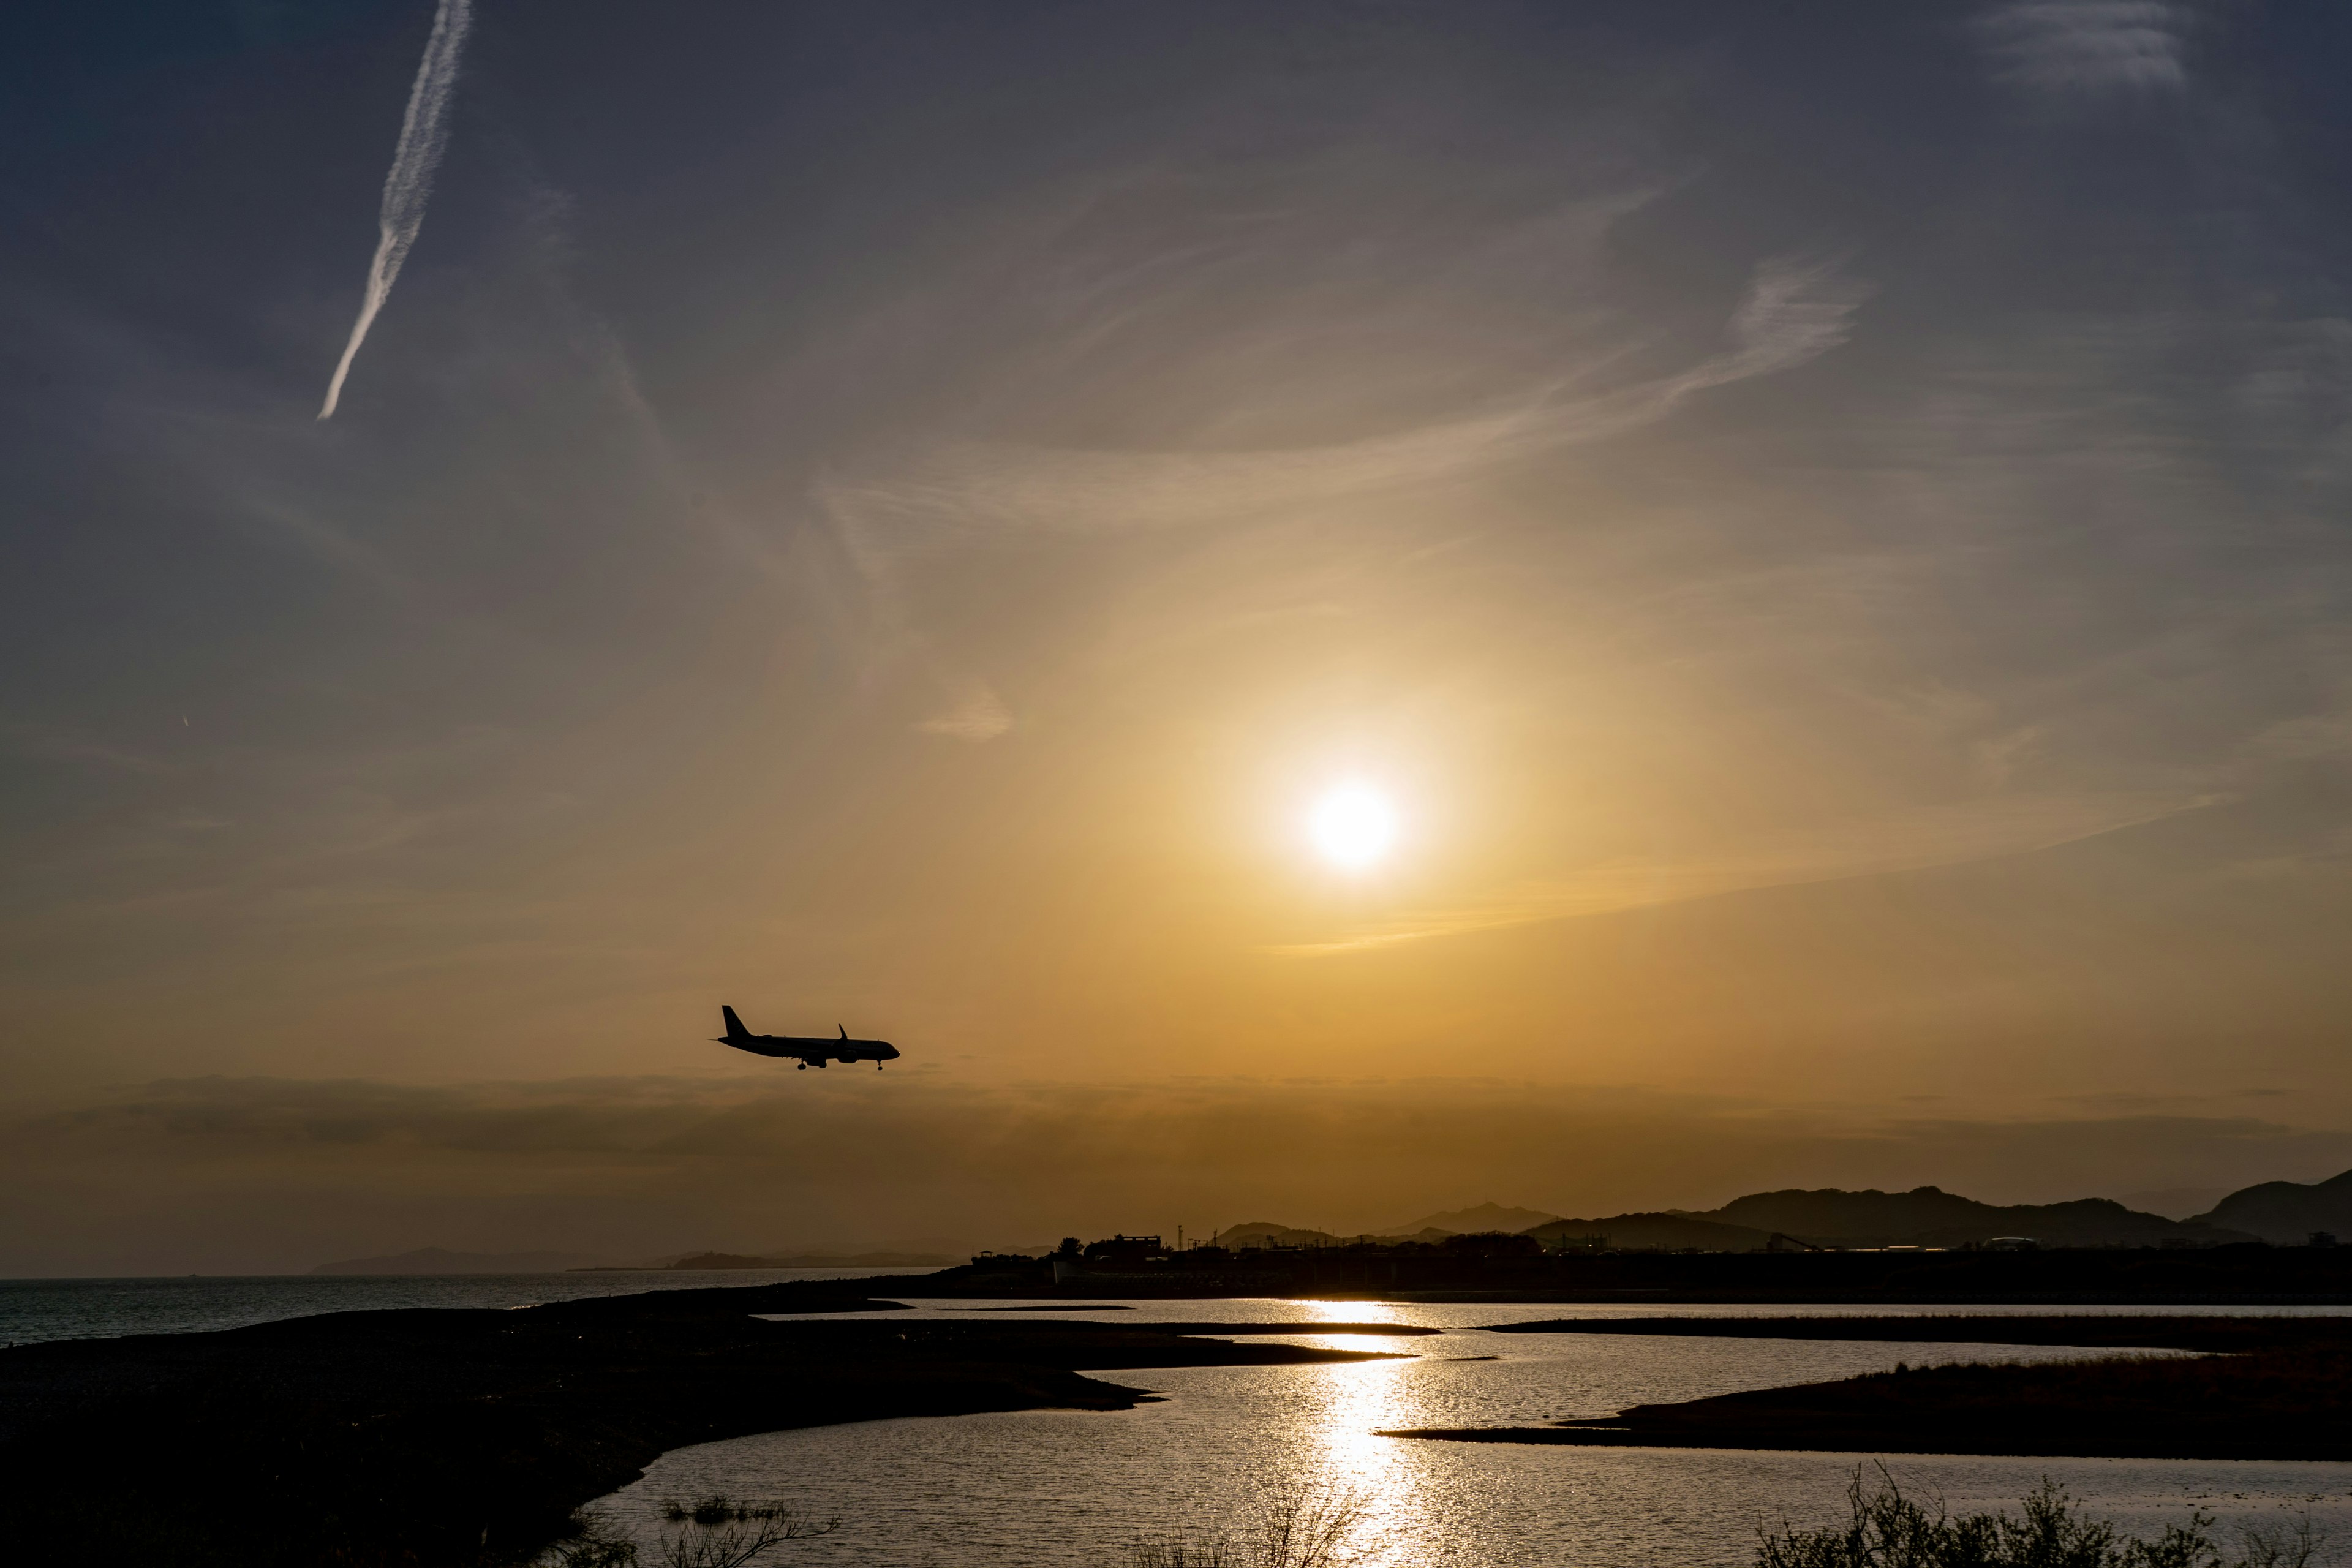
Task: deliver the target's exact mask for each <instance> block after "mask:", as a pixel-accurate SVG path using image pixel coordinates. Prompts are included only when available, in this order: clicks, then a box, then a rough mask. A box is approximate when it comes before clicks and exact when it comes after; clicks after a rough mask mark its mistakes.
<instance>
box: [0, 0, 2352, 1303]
mask: <svg viewBox="0 0 2352 1568" xmlns="http://www.w3.org/2000/svg"><path fill="white" fill-rule="evenodd" d="M434 22H435V7H434V4H433V0H316V3H311V4H302V5H295V4H290V3H287V0H173V3H170V4H164V3H161V0H157V3H152V4H137V3H132V0H92V3H85V4H75V5H64V4H58V5H43V6H40V7H37V10H36V12H35V15H34V19H33V20H32V22H31V23H30V25H29V26H24V25H22V24H21V23H20V25H19V26H18V27H17V28H16V29H14V32H15V34H16V37H15V40H14V42H13V43H12V45H11V47H10V48H9V49H8V50H6V51H5V56H0V132H4V133H0V201H5V208H0V210H5V214H6V221H5V224H0V315H4V316H5V330H0V363H5V374H0V398H5V420H0V502H5V507H0V517H5V528H4V529H0V671H5V674H4V675H0V791H5V794H0V801H5V809H0V866H5V875H0V1120H5V1122H6V1126H5V1128H0V1272H9V1273H18V1274H54V1273H75V1272H139V1271H150V1270H152V1271H170V1272H185V1271H188V1270H192V1269H205V1270H229V1269H236V1268H253V1269H262V1268H304V1267H308V1266H309V1265H310V1264H311V1263H314V1262H318V1261H320V1260H322V1259H325V1258H336V1257H349V1256H352V1255H354V1254H357V1253H363V1252H368V1251H382V1250H397V1249H399V1248H403V1247H422V1246H427V1245H439V1246H446V1247H476V1248H483V1249H506V1248H520V1247H577V1248H582V1249H585V1250H590V1251H599V1252H606V1253H612V1254H614V1255H616V1256H618V1255H633V1254H637V1253H652V1252H660V1251H676V1250H680V1249H684V1248H688V1247H702V1246H719V1247H734V1248H745V1247H768V1246H781V1245H794V1244H803V1243H806V1244H812V1245H815V1244H833V1243H848V1242H858V1241H866V1242H882V1241H888V1240H895V1239H903V1238H912V1237H945V1238H950V1239H953V1240H956V1241H960V1242H969V1243H971V1244H975V1245H978V1244H988V1245H1015V1244H1024V1243H1030V1242H1035V1241H1042V1240H1051V1239H1053V1238H1054V1237H1058V1236H1060V1235H1063V1234H1065V1233H1067V1232H1072V1231H1076V1232H1081V1233H1085V1234H1108V1232H1109V1231H1110V1230H1111V1229H1113V1228H1119V1229H1126V1230H1158V1231H1165V1232H1168V1233H1171V1234H1172V1232H1173V1231H1174V1228H1175V1226H1177V1225H1178V1224H1179V1223H1182V1224H1184V1225H1185V1226H1187V1228H1188V1230H1189V1231H1194V1232H1205V1231H1207V1230H1209V1229H1211V1228H1213V1227H1214V1226H1219V1225H1230V1224H1233V1223H1235V1222H1237V1221H1241V1220H1244V1219H1255V1218H1269V1219H1276V1220H1282V1221H1285V1222H1287V1223H1292V1224H1298V1225H1317V1226H1325V1227H1327V1228H1339V1229H1354V1228H1359V1227H1364V1226H1378V1225H1383V1224H1390V1223H1394V1222H1399V1221H1403V1220H1408V1219H1411V1218H1413V1217H1415V1216H1416V1215H1421V1214H1423V1213H1426V1212H1428V1211H1430V1210H1432V1209H1436V1208H1444V1207H1454V1206H1459V1205H1464V1204H1469V1203H1475V1202H1478V1201H1481V1200H1485V1199H1490V1198H1491V1199H1496V1200H1498V1201H1501V1202H1503V1203H1506V1204H1521V1205H1532V1206H1536V1207H1539V1208H1545V1209H1549V1210H1552V1211H1555V1212H1560V1213H1570V1214H1609V1213H1615V1212H1619V1211H1621V1210H1623V1209H1628V1208H1654V1207H1664V1206H1668V1205H1678V1206H1690V1207H1704V1206H1711V1205H1715V1204H1718V1203H1720V1202H1722V1201H1724V1200H1726V1199H1728V1198H1730V1197H1732V1196H1734V1195H1736V1194H1739V1193H1741V1192H1746V1191H1750V1190H1755V1189H1757V1188H1759V1187H1769V1186H1782V1185H1800V1184H1801V1185H1825V1184H1839V1185H1850V1186H1860V1185H1882V1186H1895V1185H1900V1186H1909V1185H1914V1184H1921V1183H1931V1182H1932V1183H1936V1184H1940V1185H1943V1186H1946V1187H1948V1188H1950V1189H1953V1190H1958V1191H1962V1192H1966V1193H1969V1194H1971V1195H1976V1196H1980V1197H1984V1198H1987V1199H1994V1200H2000V1201H2028V1200H2032V1201H2042V1200H2047V1199H2053V1198H2061V1197H2074V1196H2085V1195H2124V1194H2133V1193H2137V1192H2142V1191H2147V1190H2153V1189H2164V1188H2183V1187H2186V1188H2196V1187H2212V1188H2226V1187H2230V1186H2235V1185H2241V1184H2246V1183H2250V1182H2253V1181H2258V1180H2266V1179H2273V1178H2281V1177H2284V1178H2289V1179H2294V1180H2304V1181H2307V1180H2312V1179H2315V1178H2317V1177H2321V1176H2325V1175H2328V1174H2332V1173H2335V1172H2336V1171H2337V1170H2340V1169H2342V1168H2344V1167H2345V1166H2346V1165H2347V1164H2352V1074H2347V1031H2352V963H2347V952H2352V950H2347V931H2352V923H2347V918H2348V917H2352V768H2347V763H2348V762H2352V618H2347V609H2348V608H2352V550H2347V542H2346V538H2345V529H2346V527H2347V522H2346V519H2347V517H2352V510H2347V503H2352V296H2347V285H2348V284H2352V268H2347V262H2346V260H2345V258H2346V257H2347V256H2352V205H2347V202H2346V200H2345V196H2344V193H2345V191H2346V190H2347V188H2352V99H2347V95H2346V92H2345V90H2344V88H2343V85H2342V84H2343V81H2344V78H2345V70H2346V68H2347V46H2352V12H2343V13H2341V14H2339V12H2338V9H2337V8H2336V7H2334V6H2325V5H2302V6H2297V5H2264V4H2221V3H2220V0H2213V3H2210V4H2203V5H2196V4H2186V3H2181V4H2168V3H2162V0H2014V3H2011V0H2004V3H2000V4H1969V5H1962V4H1948V5H1938V4H1918V5H1908V4H1906V5H1850V4H1827V3H1824V4H1818V5H1757V4H1754V3H1753V0H1721V3H1718V4H1700V3H1693V4H1688V5H1657V4H1654V0H1626V3H1622V4H1617V3H1592V4H1572V5H1570V4H1556V3H1553V4H1525V5H1521V4H1511V3H1506V0H1466V3H1447V4H1443V5H1438V4H1429V5H1382V4H1348V5H1317V4H1307V3H1305V0H1286V3H1284V4H1280V5H1265V4H1260V3H1253V4H1246V5H1243V4H1234V5H1225V4H1218V3H1213V0H1187V3H1185V4H1181V5H1173V4H1170V5H1082V4H1027V3H1013V0H992V3H990V4H986V5H971V4H968V3H953V4H939V5H926V4H914V3H908V0H886V3H882V4H859V5H754V4H741V3H730V4H719V3H709V0H677V3H673V4H667V5H653V6H648V5H635V4H619V3H608V0H562V3H560V4H559V3H557V0H475V4H474V5H473V7H472V12H471V30H470V33H469V34H467V36H465V37H464V38H463V40H462V58H461V59H459V60H458V62H457V66H456V69H457V75H456V77H455V79H454V87H452V88H451V89H450V94H449V98H448V102H447V107H446V126H445V128H444V129H445V132H446V137H445V141H444V143H443V145H444V152H443V155H442V156H441V159H440V162H439V163H438V166H437V173H436V172H435V171H432V170H430V169H428V170H427V171H426V175H427V178H428V181H429V198H430V199H429V205H426V206H425V207H424V208H422V209H421V210H422V211H423V213H424V216H423V218H422V225H421V228H420V229H418V231H417V233H416V237H415V242H414V246H413V248H412V249H410V250H409V252H408V253H407V255H406V260H405V266H404V268H403V269H401V270H400V271H399V273H398V277H397V280H396V282H394V284H393V285H392V286H391V287H390V289H389V292H388V294H387V296H386V298H385V301H384V303H383V309H382V310H381V312H380V314H378V315H377V316H376V317H375V318H374V320H373V324H372V326H371V327H369V329H368V331H367V333H366V336H365V341H364V343H363V345H362V346H361V347H359V348H358V350H357V352H356V354H355V357H354V359H353V361H352V367H351V370H350V374H349V379H348V382H347V384H344V385H343V386H342V387H341V394H340V403H339V405H338V406H337V407H336V409H335V411H334V413H333V415H332V417H331V418H328V419H323V420H322V419H320V418H319V417H318V416H319V414H320V403H321V398H322V396H323V395H325V393H326V391H327V387H328V384H329V378H330V375H331V373H332V372H333V370H334V368H335V363H336V357H337V355H338V354H339V353H341V352H342V351H343V349H344V347H345V344H346V342H347V341H348V340H349V338H350V336H351V334H352V324H353V316H354V312H355V311H357V310H359V309H360V308H361V305H362V290H363V288H364V287H365V285H366V282H367V279H368V276H369V270H370V248H371V247H373V246H374V245H375V244H376V242H377V234H378V230H377V225H378V216H379V203H380V201H381V200H382V198H383V191H384V185H385V181H386V170H387V168H389V167H391V166H393V163H394V153H395V143H396V142H398V141H399V139H400V137H401V134H402V126H403V112H404V105H406V104H408V103H409V102H410V98H411V90H412V85H413V83H414V82H415V79H417V76H418V72H419V61H420V58H425V51H426V47H427V37H428V33H429V32H430V31H431V29H432V28H433V26H434ZM418 190H419V191H420V192H421V191H424V190H425V187H423V186H420V187H418ZM420 199H421V198H420ZM1318 812H1319V813H1320V814H1321V815H1319V816H1318ZM722 1002H726V1003H731V1004H732V1005H734V1006H735V1007H736V1008H737V1009H739V1010H740V1012H741V1013H742V1014H743V1016H744V1017H745V1019H746V1021H747V1022H748V1023H749V1024H750V1025H751V1027H752V1028H754V1029H759V1030H768V1031H775V1032H793V1033H825V1034H830V1033H832V1032H833V1031H834V1029H835V1026H837V1025H845V1026H847V1027H848V1029H849V1031H850V1032H851V1033H852V1034H854V1035H861V1036H872V1037H883V1038H887V1039H890V1040H893V1041H895V1042H897V1043H898V1046H899V1048H900V1049H901V1050H902V1051H903V1052H904V1058H903V1059H902V1060H901V1061H899V1062H897V1063H894V1064H892V1066H891V1068H889V1070H887V1071H885V1072H882V1073H880V1074H877V1073H875V1072H873V1071H871V1070H870V1069H860V1068H847V1067H842V1066H835V1067H834V1068H829V1069H827V1070H826V1071H824V1072H823V1073H817V1072H805V1073H803V1072H795V1071H793V1069H792V1068H791V1066H790V1064H789V1063H782V1064H779V1063H772V1062H766V1061H761V1060H755V1059H753V1058H747V1057H744V1056H741V1055H740V1054H738V1053H734V1052H730V1051H729V1050H727V1049H725V1048H724V1047H720V1046H718V1045H714V1044H712V1043H711V1037H712V1036H714V1035H716V1034H717V1033H719V1012H718V1010H719V1005H720V1004H721V1003H722Z"/></svg>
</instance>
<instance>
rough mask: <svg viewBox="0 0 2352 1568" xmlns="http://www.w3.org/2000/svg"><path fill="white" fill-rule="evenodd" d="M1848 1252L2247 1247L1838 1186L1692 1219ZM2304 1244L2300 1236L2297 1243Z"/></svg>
mask: <svg viewBox="0 0 2352 1568" xmlns="http://www.w3.org/2000/svg"><path fill="white" fill-rule="evenodd" d="M1692 1217H1693V1218H1696V1219H1707V1220H1715V1221H1718V1222H1720V1223H1723V1224H1727V1225H1738V1226H1748V1227H1749V1228H1751V1229H1755V1230H1759V1231H1766V1232H1770V1231H1776V1230H1777V1231H1780V1232H1783V1233H1785V1234H1787V1235H1790V1236H1799V1237H1804V1238H1805V1239H1806V1240H1808V1241H1821V1242H1834V1243H1836V1244H1838V1245H1841V1246H1846V1247H1906V1246H1907V1247H1958V1246H1961V1245H1963V1244H1965V1243H1968V1242H1971V1241H1990V1240H1991V1239H1992V1238H1993V1237H1999V1236H2030V1237H2033V1238H2034V1239H2035V1240H2037V1241H2040V1242H2041V1243H2042V1245H2044V1246H2046V1247H2154V1246H2158V1245H2160V1244H2162V1243H2164V1242H2167V1241H2174V1242H2223V1241H2250V1240H2252V1239H2253V1237H2252V1235H2251V1234H2250V1233H2248V1232H2245V1231H2231V1230H2226V1229H2223V1228H2221V1226H2216V1225H2213V1224H2210V1223H2207V1222H2205V1221H2201V1220H2172V1219H2166V1218H2165V1217H2164V1216H2163V1215H2152V1214H2140V1213H2137V1212H2136V1211H2134V1210H2131V1209H2127V1208H2126V1207H2124V1205H2121V1204H2119V1203H2116V1201H2115V1200H2114V1199H2112V1198H2076V1199H2074V1201H2073V1202H2070V1203H2060V1204H1981V1203H1979V1202H1977V1201H1976V1200H1975V1199H1974V1198H1964V1197H1961V1196H1960V1195H1959V1194H1957V1193H1948V1192H1945V1191H1944V1190H1943V1189H1942V1188H1940V1187H1914V1188H1913V1189H1912V1190H1911V1191H1909V1192H1907V1193H1882V1192H1880V1191H1878V1190H1877V1189H1876V1188H1869V1189H1866V1190H1864V1191H1862V1192H1858V1193H1853V1192H1845V1191H1842V1190H1840V1189H1839V1188H1836V1187H1824V1188H1822V1189H1819V1190H1817V1191H1813V1192H1802V1191H1798V1190H1794V1189H1790V1190H1789V1191H1785V1192H1777V1193H1750V1194H1748V1196H1746V1197H1744V1198H1734V1199H1733V1200H1732V1201H1731V1202H1729V1203H1727V1204H1726V1205H1723V1206H1722V1207H1721V1208H1719V1209H1712V1210H1709V1211H1707V1212H1706V1213H1704V1214H1699V1215H1693V1216H1692ZM2295 1239H2296V1240H2298V1241H2300V1240H2302V1239H2303V1238H2302V1237H2300V1236H2298V1237H2295Z"/></svg>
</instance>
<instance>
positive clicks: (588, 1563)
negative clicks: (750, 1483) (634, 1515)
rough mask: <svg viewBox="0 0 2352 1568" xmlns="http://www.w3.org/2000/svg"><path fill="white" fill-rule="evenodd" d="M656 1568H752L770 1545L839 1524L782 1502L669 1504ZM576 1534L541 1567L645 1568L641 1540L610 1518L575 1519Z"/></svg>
mask: <svg viewBox="0 0 2352 1568" xmlns="http://www.w3.org/2000/svg"><path fill="white" fill-rule="evenodd" d="M661 1516H662V1520H663V1521H664V1522H663V1528H662V1532H661V1542H660V1543H659V1545H658V1546H656V1548H655V1552H654V1556H653V1562H654V1563H655V1564H656V1568H746V1565H747V1564H749V1563H751V1562H752V1561H753V1560H754V1559H756V1558H758V1557H759V1556H761V1554H762V1553H764V1552H767V1550H768V1549H769V1548H770V1547H772V1546H781V1545H782V1544H783V1543H784V1542H787V1541H804V1540H807V1539H809V1538H811V1537H813V1536H819V1535H828V1534H831V1533H832V1532H833V1531H835V1529H837V1528H838V1527H839V1521H834V1520H827V1521H825V1522H824V1523H822V1524H819V1523H817V1522H815V1521H813V1520H811V1519H809V1518H808V1517H807V1516H806V1515H804V1514H801V1513H798V1512H795V1511H794V1510H792V1509H789V1508H786V1507H784V1506H783V1505H782V1504H781V1503H746V1502H738V1501H736V1500H734V1499H732V1498H727V1497H719V1496H717V1495H713V1496H710V1497H707V1498H703V1499H701V1500H698V1501H696V1502H679V1501H677V1500H674V1499H673V1500H668V1501H666V1502H664V1503H663V1504H662V1507H661ZM645 1560H646V1559H645V1556H644V1553H643V1552H642V1550H641V1548H640V1547H639V1546H638V1544H637V1542H635V1541H634V1540H632V1539H631V1538H630V1537H629V1535H628V1534H627V1533H626V1532H625V1531H622V1530H620V1529H619V1528H618V1527H617V1526H616V1525H614V1522H613V1521H612V1520H611V1519H610V1518H608V1517H606V1516H605V1515H604V1514H600V1513H596V1512H593V1511H588V1510H583V1511H582V1512H580V1513H576V1514H574V1515H572V1534H571V1535H569V1536H567V1537H566V1538H564V1539H563V1540H562V1541H559V1542H556V1543H555V1544H554V1545H553V1546H551V1547H550V1548H548V1550H547V1551H546V1552H543V1553H541V1556H540V1560H539V1562H540V1568H640V1565H641V1564H642V1563H644V1562H645Z"/></svg>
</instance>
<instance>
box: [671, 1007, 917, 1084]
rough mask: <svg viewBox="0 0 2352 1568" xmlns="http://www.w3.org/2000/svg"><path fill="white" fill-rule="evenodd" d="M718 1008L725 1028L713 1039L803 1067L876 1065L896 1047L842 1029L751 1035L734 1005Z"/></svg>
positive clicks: (890, 1056)
mask: <svg viewBox="0 0 2352 1568" xmlns="http://www.w3.org/2000/svg"><path fill="white" fill-rule="evenodd" d="M719 1011H720V1013H721V1014H722V1015H723V1016H725V1018H726V1020H727V1032H726V1033H725V1034H723V1035H721V1036H719V1037H718V1039H717V1041H716V1042H715V1043H717V1044H719V1045H722V1046H732V1047H735V1048H736V1049H737V1050H739V1051H749V1052H751V1054H752V1055H753V1056H755V1057H781V1058H785V1059H787V1060H791V1061H797V1062H798V1063H800V1065H801V1067H802V1068H803V1070H805V1069H807V1068H821V1067H823V1066H824V1065H825V1063H827V1062H872V1063H873V1064H874V1065H875V1066H876V1067H877V1068H879V1067H880V1066H881V1065H882V1064H883V1063H884V1062H890V1061H897V1060H898V1047H896V1046H894V1045H892V1044H891V1043H890V1042H889V1041H887V1040H853V1039H851V1038H850V1037H849V1031H848V1030H846V1029H844V1030H842V1031H841V1033H840V1035H839V1036H838V1037H835V1038H832V1039H828V1038H826V1037H824V1036H823V1035H755V1034H753V1033H751V1031H750V1030H749V1029H746V1028H745V1027H743V1021H742V1020H741V1019H740V1018H738V1017H737V1016H735V1009H734V1008H732V1007H723V1008H721V1009H719Z"/></svg>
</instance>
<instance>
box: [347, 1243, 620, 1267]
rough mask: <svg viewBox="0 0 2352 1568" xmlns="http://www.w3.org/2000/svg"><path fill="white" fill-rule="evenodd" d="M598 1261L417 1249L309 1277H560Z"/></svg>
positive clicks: (352, 1261) (568, 1255) (580, 1255)
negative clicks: (341, 1275) (536, 1275)
mask: <svg viewBox="0 0 2352 1568" xmlns="http://www.w3.org/2000/svg"><path fill="white" fill-rule="evenodd" d="M598 1261H599V1259H598V1258H595V1257H594V1256H593V1255H592V1254H589V1253H585V1252H451V1251H450V1250H448V1249H447V1248H446V1247H418V1248H417V1249H416V1250H415V1251H414V1252H396V1253H394V1254H392V1255H391V1256H390V1257H387V1258H344V1259H343V1260H342V1261H341V1262H340V1263H321V1264H320V1265H319V1267H317V1268H313V1269H311V1270H310V1272H311V1273H313V1274H561V1273H562V1272H563V1271H564V1270H565V1269H567V1268H594V1267H595V1266H596V1264H597V1263H598Z"/></svg>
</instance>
